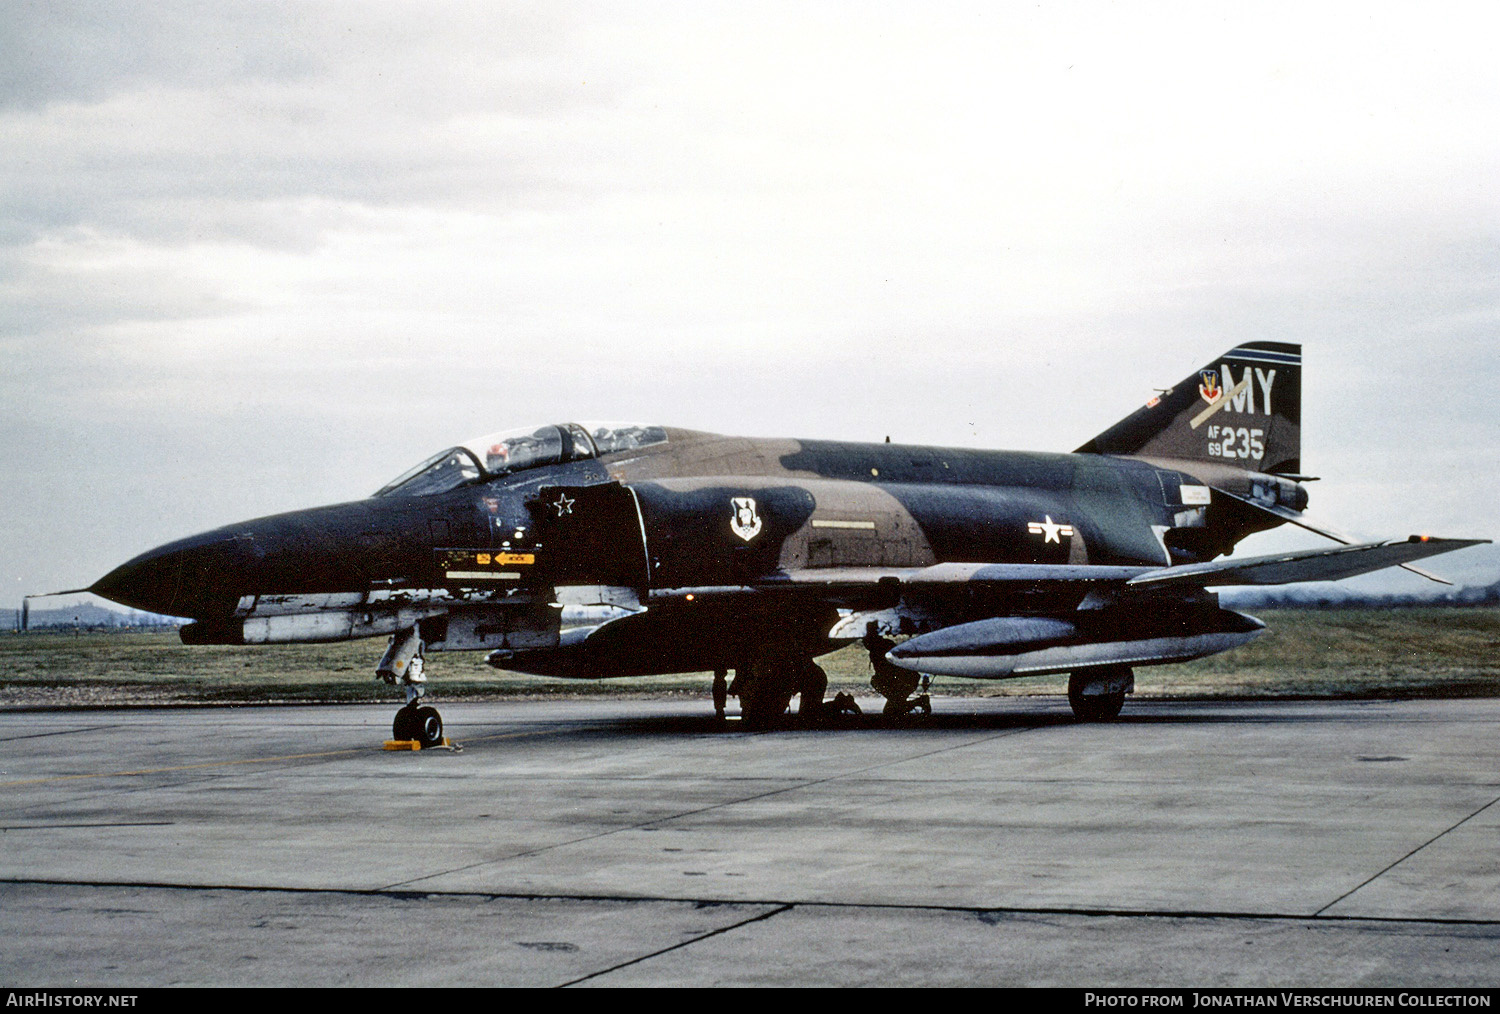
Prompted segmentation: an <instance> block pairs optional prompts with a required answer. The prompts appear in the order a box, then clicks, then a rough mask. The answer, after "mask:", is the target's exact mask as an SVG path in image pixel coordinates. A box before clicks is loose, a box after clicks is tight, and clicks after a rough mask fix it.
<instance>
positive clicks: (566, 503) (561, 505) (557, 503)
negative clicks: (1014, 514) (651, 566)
mask: <svg viewBox="0 0 1500 1014" xmlns="http://www.w3.org/2000/svg"><path fill="white" fill-rule="evenodd" d="M577 502H578V501H576V500H571V499H569V498H568V494H566V493H559V494H558V495H557V499H556V500H554V501H553V502H552V506H554V507H556V508H557V516H558V517H562V516H563V515H564V514H572V513H573V505H574V504H575V503H577ZM1048 520H1051V519H1050V518H1049V519H1048Z"/></svg>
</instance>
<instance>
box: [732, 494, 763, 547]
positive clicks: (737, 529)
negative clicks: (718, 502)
mask: <svg viewBox="0 0 1500 1014" xmlns="http://www.w3.org/2000/svg"><path fill="white" fill-rule="evenodd" d="M729 504H730V506H731V507H733V508H734V517H733V518H731V519H730V521H729V527H730V528H731V529H733V531H734V534H736V535H738V536H739V537H740V538H742V539H744V540H745V541H746V542H749V541H750V540H751V539H753V538H755V537H756V536H757V535H759V534H760V528H761V524H760V514H759V513H757V512H756V510H755V501H754V500H752V499H751V498H750V497H748V496H733V497H730V498H729Z"/></svg>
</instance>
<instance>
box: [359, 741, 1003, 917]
mask: <svg viewBox="0 0 1500 1014" xmlns="http://www.w3.org/2000/svg"><path fill="white" fill-rule="evenodd" d="M1031 731H1032V730H1031V729H1030V728H1024V729H1007V730H1005V731H1004V732H998V733H995V734H994V735H992V736H980V737H978V738H977V739H971V740H967V741H965V742H963V743H954V744H952V745H951V746H942V747H938V748H937V749H935V750H926V751H924V752H922V753H917V754H912V755H910V756H907V757H898V758H895V759H892V760H888V761H882V762H881V763H879V764H871V765H868V766H867V767H862V768H856V769H855V770H853V771H841V772H839V773H838V774H836V775H829V776H828V777H827V778H813V779H807V780H804V781H798V782H796V783H794V784H792V785H783V786H781V787H780V788H775V789H767V790H766V791H765V792H754V793H751V794H750V795H748V796H741V797H740V798H738V799H727V800H725V801H723V802H721V803H712V804H710V805H708V806H700V807H698V808H696V809H693V810H684V811H682V812H681V813H674V814H670V815H669V816H665V817H653V818H652V819H650V820H642V821H638V822H636V823H634V824H627V825H625V826H623V827H612V828H609V829H608V830H605V831H599V832H598V833H596V834H586V835H580V836H579V837H577V838H569V839H568V840H567V841H559V842H553V843H552V844H550V845H541V846H538V847H537V848H534V849H526V850H525V851H522V852H516V853H513V854H511V855H508V856H500V857H498V858H495V859H482V860H480V861H479V862H477V863H467V864H465V865H463V866H455V867H454V868H453V869H451V870H439V871H438V872H436V873H428V874H426V875H425V876H421V877H413V878H411V879H410V880H398V881H396V882H394V883H391V884H386V885H385V886H383V887H382V888H380V890H383V891H395V890H402V889H404V888H408V887H410V886H411V885H413V884H420V883H421V882H422V881H424V880H433V879H436V878H437V877H446V876H450V875H452V874H454V873H464V872H466V871H468V870H476V869H478V868H479V867H481V866H492V865H494V864H496V863H508V862H510V861H511V860H514V859H526V858H529V857H530V856H535V855H540V854H541V853H543V852H548V851H551V850H552V849H557V848H565V847H567V846H569V845H579V844H582V843H583V842H587V841H594V840H595V839H598V838H607V837H609V836H610V835H612V834H621V833H623V832H625V831H639V830H640V829H641V828H643V827H653V826H655V825H657V824H667V823H670V822H671V821H674V820H682V819H683V818H684V817H695V816H697V815H698V814H701V813H708V812H710V811H713V810H722V809H724V808H725V807H728V806H740V805H742V804H744V803H753V802H755V801H756V800H758V799H767V798H769V797H771V796H779V795H781V794H783V793H786V792H796V791H798V790H800V789H810V788H812V787H813V786H816V785H826V784H827V783H829V782H835V781H838V780H839V779H841V778H853V777H856V776H858V775H862V774H866V773H868V772H870V771H877V770H879V769H880V768H886V767H891V766H893V765H896V764H905V763H907V762H909V761H914V760H923V759H925V758H928V757H935V756H937V755H938V754H941V753H949V752H951V751H953V750H963V749H966V748H968V747H971V746H978V745H979V744H980V743H988V742H990V741H992V740H996V739H1004V738H1005V737H1007V736H1016V735H1020V734H1021V733H1023V732H1031Z"/></svg>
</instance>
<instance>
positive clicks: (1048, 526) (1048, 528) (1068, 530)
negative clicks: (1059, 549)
mask: <svg viewBox="0 0 1500 1014" xmlns="http://www.w3.org/2000/svg"><path fill="white" fill-rule="evenodd" d="M1046 518H1047V520H1046V521H1028V522H1026V530H1027V531H1028V532H1030V533H1031V534H1032V535H1040V536H1042V541H1043V542H1056V543H1057V544H1058V545H1062V539H1061V538H1060V537H1059V536H1063V535H1066V536H1067V537H1068V538H1070V539H1071V538H1072V537H1073V526H1072V525H1060V524H1057V523H1055V522H1054V521H1053V520H1052V515H1051V514H1048V515H1046Z"/></svg>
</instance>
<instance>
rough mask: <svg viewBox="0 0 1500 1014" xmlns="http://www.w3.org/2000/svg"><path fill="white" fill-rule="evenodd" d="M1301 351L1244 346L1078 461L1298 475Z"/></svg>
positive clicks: (1154, 402) (1089, 446)
mask: <svg viewBox="0 0 1500 1014" xmlns="http://www.w3.org/2000/svg"><path fill="white" fill-rule="evenodd" d="M1301 434H1302V346H1301V345H1288V344H1286V343H1283V342H1246V343H1245V344H1244V345H1238V346H1236V347H1235V348H1232V349H1230V350H1229V351H1228V352H1226V353H1224V354H1223V355H1222V356H1219V357H1218V359H1216V360H1214V361H1213V362H1211V363H1209V364H1208V365H1207V366H1205V367H1203V368H1202V369H1201V370H1198V371H1197V372H1196V373H1194V374H1192V375H1191V376H1189V377H1187V378H1186V379H1184V380H1181V381H1179V382H1178V383H1177V384H1176V386H1174V387H1170V388H1168V389H1167V390H1166V391H1163V392H1162V393H1161V394H1160V395H1159V396H1157V397H1155V398H1152V399H1151V400H1150V401H1148V402H1147V403H1146V404H1145V406H1144V407H1142V408H1139V409H1136V411H1135V412H1133V413H1132V414H1130V415H1128V416H1126V417H1125V418H1124V419H1122V420H1121V421H1120V422H1117V423H1115V424H1114V425H1113V426H1111V427H1110V428H1109V429H1107V430H1105V431H1104V432H1103V433H1101V434H1099V435H1098V436H1097V437H1095V438H1094V439H1092V440H1090V441H1089V442H1088V443H1086V444H1084V445H1083V446H1082V447H1080V448H1078V450H1077V451H1076V452H1075V453H1078V454H1135V455H1142V456H1146V457H1160V458H1183V459H1187V460H1189V461H1214V462H1218V463H1220V464H1225V465H1239V466H1240V467H1241V468H1246V469H1250V470H1253V471H1256V472H1279V473H1282V474H1286V475H1296V474H1298V473H1300V472H1301V471H1302V461H1301V457H1302V452H1301V445H1302V438H1301Z"/></svg>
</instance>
